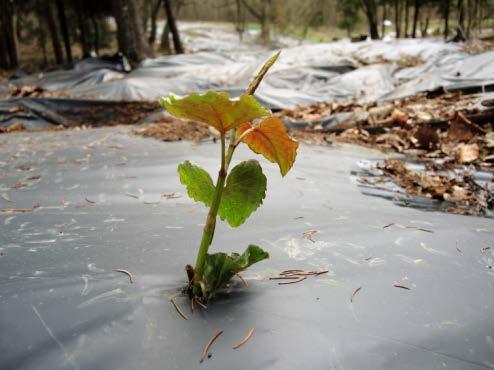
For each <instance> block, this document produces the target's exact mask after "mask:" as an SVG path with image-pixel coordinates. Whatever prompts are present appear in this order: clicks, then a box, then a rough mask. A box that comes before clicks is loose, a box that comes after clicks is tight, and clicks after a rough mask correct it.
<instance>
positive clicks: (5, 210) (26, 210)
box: [0, 208, 33, 213]
mask: <svg viewBox="0 0 494 370" xmlns="http://www.w3.org/2000/svg"><path fill="white" fill-rule="evenodd" d="M32 211H33V209H32V208H0V212H1V213H29V212H32Z"/></svg>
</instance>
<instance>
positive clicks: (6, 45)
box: [0, 0, 19, 68]
mask: <svg viewBox="0 0 494 370" xmlns="http://www.w3.org/2000/svg"><path fill="white" fill-rule="evenodd" d="M0 9H2V11H0V31H1V34H0V64H1V65H2V67H4V68H16V67H17V66H18V65H19V50H18V49H19V46H18V39H17V32H16V30H17V14H16V8H15V3H14V1H13V0H0Z"/></svg>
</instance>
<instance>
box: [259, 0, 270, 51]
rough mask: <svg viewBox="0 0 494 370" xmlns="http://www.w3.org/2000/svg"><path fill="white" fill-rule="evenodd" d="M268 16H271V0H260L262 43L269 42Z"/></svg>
mask: <svg viewBox="0 0 494 370" xmlns="http://www.w3.org/2000/svg"><path fill="white" fill-rule="evenodd" d="M270 16H271V0H264V1H263V2H262V19H261V40H262V43H263V44H264V45H267V44H269V42H270V39H271V35H270V30H269V26H270V22H269V20H270Z"/></svg>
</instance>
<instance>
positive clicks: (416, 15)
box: [412, 0, 421, 38]
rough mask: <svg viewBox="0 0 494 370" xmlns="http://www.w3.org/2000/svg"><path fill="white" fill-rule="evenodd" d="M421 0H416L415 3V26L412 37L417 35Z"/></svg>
mask: <svg viewBox="0 0 494 370" xmlns="http://www.w3.org/2000/svg"><path fill="white" fill-rule="evenodd" d="M420 5H421V2H420V0H415V4H414V13H413V27H412V37H413V38H415V37H417V23H418V21H419V12H420Z"/></svg>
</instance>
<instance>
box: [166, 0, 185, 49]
mask: <svg viewBox="0 0 494 370" xmlns="http://www.w3.org/2000/svg"><path fill="white" fill-rule="evenodd" d="M163 1H164V5H165V12H166V19H167V23H168V24H169V27H170V32H171V33H172V38H173V46H174V48H175V54H183V53H184V48H183V47H182V43H181V42H180V35H179V34H178V29H177V25H176V23H175V16H174V15H173V11H172V6H171V0H163Z"/></svg>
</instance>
